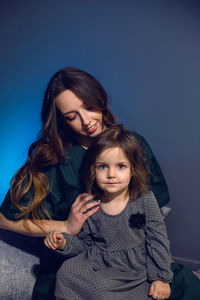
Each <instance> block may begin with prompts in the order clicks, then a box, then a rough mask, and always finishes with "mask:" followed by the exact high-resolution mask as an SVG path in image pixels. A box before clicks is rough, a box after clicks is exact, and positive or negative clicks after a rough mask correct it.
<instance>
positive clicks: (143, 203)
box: [130, 191, 158, 211]
mask: <svg viewBox="0 0 200 300" xmlns="http://www.w3.org/2000/svg"><path fill="white" fill-rule="evenodd" d="M130 203H131V206H133V207H134V209H139V210H141V209H142V210H143V211H146V209H147V208H148V207H149V206H153V207H154V206H157V207H158V203H157V200H156V198H155V196H154V193H153V192H152V191H148V192H147V193H146V194H143V195H142V196H140V197H138V198H137V199H136V200H133V201H131V202H130Z"/></svg>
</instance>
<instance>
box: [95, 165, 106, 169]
mask: <svg viewBox="0 0 200 300" xmlns="http://www.w3.org/2000/svg"><path fill="white" fill-rule="evenodd" d="M105 168H106V165H97V169H99V170H104V169H105Z"/></svg>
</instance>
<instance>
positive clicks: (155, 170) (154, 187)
mask: <svg viewBox="0 0 200 300" xmlns="http://www.w3.org/2000/svg"><path fill="white" fill-rule="evenodd" d="M134 136H135V138H136V139H137V140H138V142H139V143H140V145H141V146H142V148H143V150H144V154H145V158H146V166H147V168H148V171H149V176H150V189H151V191H152V192H153V193H154V195H155V197H156V199H157V201H158V205H159V207H163V206H165V205H166V204H167V203H168V202H169V201H170V197H169V190H168V187H167V183H166V181H165V178H164V175H163V173H162V170H161V168H160V166H159V164H158V162H157V160H156V158H155V156H154V154H153V152H152V150H151V148H150V146H149V145H148V143H147V142H146V140H145V139H144V138H143V137H142V136H141V135H138V134H137V133H134Z"/></svg>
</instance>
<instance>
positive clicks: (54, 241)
mask: <svg viewBox="0 0 200 300" xmlns="http://www.w3.org/2000/svg"><path fill="white" fill-rule="evenodd" d="M44 244H45V246H47V247H48V248H49V249H52V250H56V249H60V250H64V248H65V246H66V239H65V238H64V236H63V235H62V233H61V232H59V231H52V232H50V233H48V234H47V235H46V237H45V239H44Z"/></svg>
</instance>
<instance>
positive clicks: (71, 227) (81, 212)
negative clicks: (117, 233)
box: [0, 193, 99, 237]
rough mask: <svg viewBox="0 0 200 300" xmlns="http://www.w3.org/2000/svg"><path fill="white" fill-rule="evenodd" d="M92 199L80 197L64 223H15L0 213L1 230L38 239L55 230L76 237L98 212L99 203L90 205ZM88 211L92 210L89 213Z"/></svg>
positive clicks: (36, 221) (18, 221)
mask: <svg viewBox="0 0 200 300" xmlns="http://www.w3.org/2000/svg"><path fill="white" fill-rule="evenodd" d="M91 199H93V196H92V195H88V194H86V193H85V194H80V195H78V196H77V198H76V200H75V201H74V203H73V205H72V207H71V211H70V214H69V217H68V219H67V220H64V221H57V220H32V219H28V220H25V219H20V220H16V221H13V220H9V219H7V218H6V217H5V216H4V215H3V214H2V213H0V228H3V229H6V230H11V231H15V232H17V233H20V234H24V235H29V236H37V237H44V236H46V235H47V234H48V233H50V232H51V231H54V230H58V231H61V232H66V233H69V234H71V235H75V234H77V233H78V232H79V231H80V230H81V228H82V226H83V224H84V223H85V221H86V220H87V219H88V218H89V217H90V216H91V215H92V214H94V213H95V212H96V211H97V210H98V207H97V205H99V202H98V201H94V202H90V203H88V201H89V200H91ZM91 208H92V209H91ZM88 209H91V210H89V211H88Z"/></svg>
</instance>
